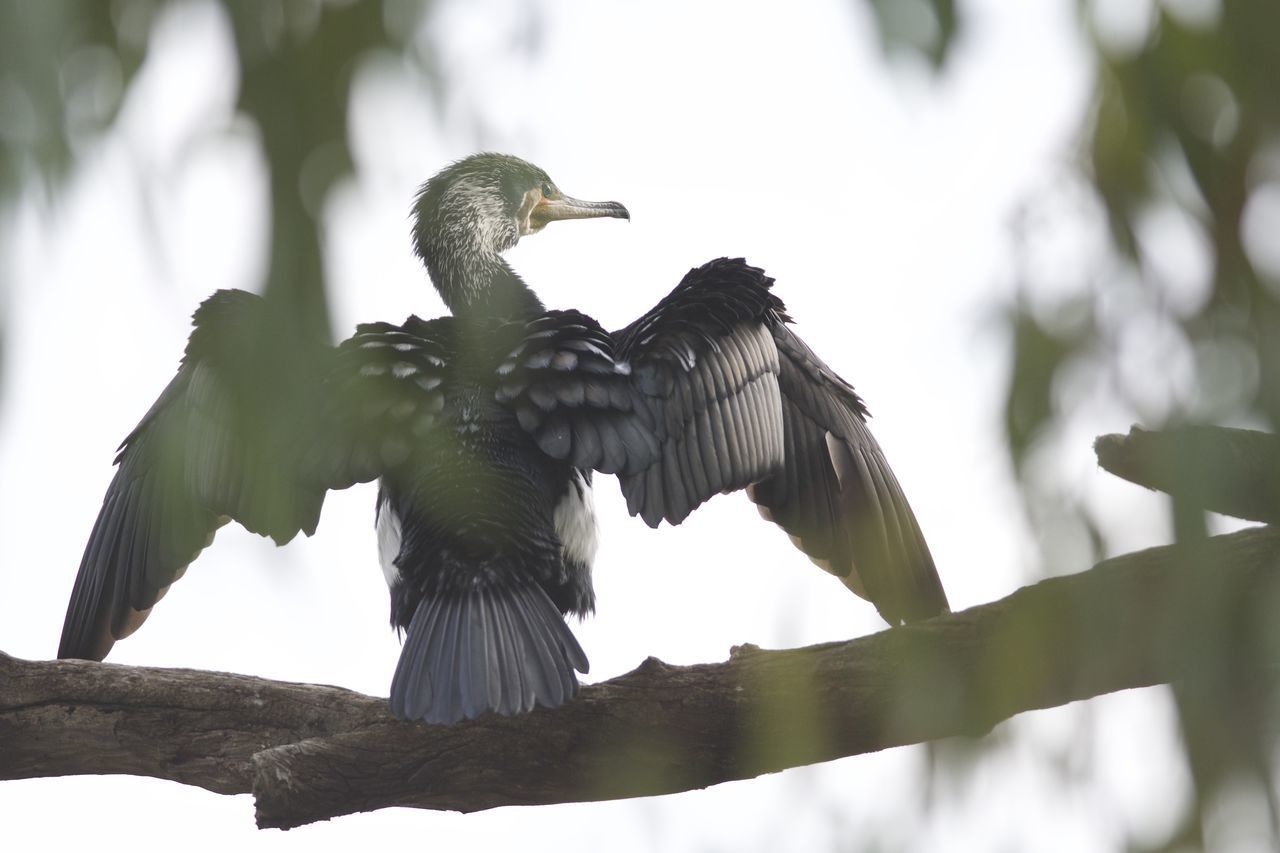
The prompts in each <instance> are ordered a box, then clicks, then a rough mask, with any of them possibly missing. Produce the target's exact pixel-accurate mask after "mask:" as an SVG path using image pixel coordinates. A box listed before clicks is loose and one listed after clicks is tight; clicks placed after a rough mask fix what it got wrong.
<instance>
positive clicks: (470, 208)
mask: <svg viewBox="0 0 1280 853" xmlns="http://www.w3.org/2000/svg"><path fill="white" fill-rule="evenodd" d="M586 217H618V218H629V214H628V212H627V209H626V208H625V207H623V206H622V205H621V204H618V203H616V202H584V201H579V200H576V199H573V198H570V197H568V196H566V195H565V194H564V193H562V192H561V191H560V190H559V188H557V187H556V185H555V184H554V183H552V181H551V179H550V178H549V177H548V176H547V174H546V173H545V172H544V171H543V170H542V169H539V168H538V167H536V166H533V165H531V164H529V163H526V162H524V161H523V160H520V159H517V158H515V157H511V156H506V155H498V154H477V155H474V156H471V157H468V158H466V159H464V160H461V161H459V162H457V163H454V164H453V165H451V166H449V167H448V168H446V169H444V170H443V171H441V172H440V173H439V174H437V175H436V176H435V177H433V178H431V179H430V180H429V181H427V182H426V183H425V184H424V185H423V186H422V188H421V190H420V191H419V193H418V196H417V200H416V203H415V206H414V229H413V239H414V247H415V249H416V251H417V254H418V255H419V256H420V257H421V259H422V261H423V262H424V263H425V265H426V268H427V270H428V272H429V274H430V277H431V280H432V282H433V283H434V285H435V287H436V288H437V289H438V290H439V292H440V295H441V297H442V298H443V300H444V303H445V304H446V305H447V306H448V307H449V310H450V311H451V312H452V316H447V317H441V318H437V319H434V320H426V321H424V320H420V319H418V318H417V317H410V318H409V319H408V320H407V321H405V323H404V324H402V325H399V326H396V325H391V324H388V323H373V324H369V325H362V326H360V327H359V328H358V330H357V331H356V334H355V335H354V336H352V337H351V338H350V339H348V340H347V341H345V342H343V343H342V344H341V345H339V346H338V347H336V348H333V347H330V346H328V345H327V344H318V343H317V344H309V343H302V342H296V341H294V342H291V339H289V338H287V337H282V336H281V334H280V333H279V331H278V330H279V328H281V327H283V326H284V325H287V324H281V323H279V319H278V318H275V317H274V315H273V311H274V308H273V305H272V303H271V302H270V301H269V300H264V299H262V298H260V297H258V296H255V295H252V294H250V293H246V292H243V291H238V290H223V291H218V292H217V293H215V294H214V295H213V296H211V297H210V298H209V299H207V300H206V301H205V302H204V303H203V304H202V305H201V306H200V308H199V309H198V310H197V311H196V313H195V315H194V330H193V331H192V333H191V337H190V340H189V342H188V345H187V348H186V352H185V355H184V356H183V359H182V361H181V364H180V366H179V368H178V372H177V375H176V376H175V377H174V378H173V380H172V381H171V382H170V383H169V385H168V386H167V387H166V388H165V390H164V391H163V393H161V395H160V397H159V399H158V400H157V401H156V403H155V404H154V405H153V406H152V407H151V409H150V411H148V412H147V414H146V415H145V416H144V417H143V419H142V421H141V422H140V423H139V424H138V426H137V427H136V428H135V429H134V430H133V432H131V433H130V434H129V435H128V436H127V437H126V438H125V440H124V442H123V443H122V444H121V445H120V449H119V454H118V456H117V458H116V464H117V465H118V466H119V467H118V470H117V472H116V475H115V477H114V479H113V480H112V482H111V485H110V487H109V488H108V490H107V494H106V497H105V498H104V500H103V505H102V510H101V511H100V513H99V514H98V518H97V521H96V522H95V524H94V527H93V531H92V533H91V535H90V537H89V542H88V545H87V547H86V548H85V553H84V557H83V559H82V561H81V564H80V570H79V574H78V576H77V578H76V582H75V588H74V590H73V592H72V594H71V601H70V604H69V605H68V608H67V616H66V621H65V623H64V626H63V632H62V642H61V645H60V647H59V649H58V656H59V657H63V658H67V657H77V658H92V659H97V660H101V659H102V658H103V657H104V656H105V655H106V654H107V652H108V651H109V650H110V649H111V646H112V644H113V643H114V642H115V641H116V640H118V639H121V638H123V637H125V636H128V635H129V634H130V633H131V632H132V631H134V630H135V629H136V628H137V627H138V625H139V624H141V622H142V621H143V620H144V619H145V618H146V616H147V614H148V612H149V611H150V608H151V607H152V606H153V605H154V604H155V603H156V602H157V601H158V600H159V599H160V598H161V596H163V595H164V593H165V591H166V590H167V589H168V587H169V585H170V584H171V583H172V582H173V581H174V580H176V579H177V578H179V577H180V576H181V575H182V573H183V572H184V571H185V569H186V567H187V565H188V564H189V563H190V562H191V561H192V560H193V559H194V558H195V557H196V555H197V554H198V553H199V552H200V551H201V550H202V549H203V548H204V547H205V546H206V545H208V544H209V543H210V542H211V541H212V538H213V535H214V532H215V531H216V530H217V528H218V527H219V526H221V525H222V524H225V523H226V522H227V521H228V519H234V520H236V521H238V522H239V523H241V524H242V525H244V526H245V527H246V528H248V529H249V530H252V531H254V532H256V533H259V534H263V535H269V536H271V537H272V538H273V539H275V540H276V542H277V543H281V544H283V543H284V542H287V541H289V540H290V539H292V538H293V537H294V536H295V535H296V534H297V533H298V531H299V530H301V531H304V532H306V533H307V534H308V535H310V534H311V533H312V532H314V530H315V527H316V523H317V521H318V519H319V514H320V507H321V503H322V502H323V500H324V494H325V492H326V490H328V489H340V488H346V487H348V486H350V485H352V484H353V483H357V482H368V481H371V480H375V479H376V480H378V482H379V490H378V497H377V515H376V526H377V532H378V546H379V552H380V558H381V563H382V568H383V571H384V573H385V576H386V580H387V583H388V585H389V587H390V591H391V623H392V625H393V626H394V627H395V628H396V629H398V630H400V631H403V632H405V641H404V647H403V650H402V652H401V655H400V660H399V663H398V665H397V667H396V672H395V677H394V680H393V682H392V685H391V700H390V701H391V709H392V711H393V712H394V713H395V714H396V715H398V716H400V717H402V718H405V719H411V720H425V721H428V722H445V723H447V722H454V721H457V720H460V719H463V718H469V717H475V716H478V715H480V714H483V713H485V712H488V711H496V712H498V713H502V714H513V713H518V712H523V711H528V710H531V709H532V708H533V707H534V706H535V705H543V706H547V707H554V706H556V705H559V704H561V703H563V702H565V701H566V700H568V699H569V698H571V697H572V696H573V695H574V694H575V693H576V691H577V687H578V682H577V677H576V676H575V674H574V671H575V670H577V671H580V672H584V673H585V672H586V671H587V657H586V655H585V654H584V653H583V650H582V648H581V646H579V644H578V642H577V640H576V639H575V638H574V636H573V634H572V633H571V632H570V631H569V628H568V626H567V625H566V624H565V621H564V616H565V615H567V614H569V613H574V614H578V615H584V614H586V613H589V612H591V611H592V609H593V606H594V593H593V591H592V586H591V561H592V558H593V555H594V552H595V544H596V531H595V518H594V512H593V509H592V500H591V487H592V474H593V472H599V473H604V474H616V475H617V477H618V479H619V481H620V483H621V486H622V491H623V493H624V495H625V496H626V501H627V508H628V509H629V511H630V512H631V514H633V515H639V516H640V517H641V518H643V519H644V520H645V521H646V522H647V523H648V524H649V525H650V526H654V527H656V526H657V525H658V524H659V522H661V521H662V520H663V519H666V520H667V521H668V522H669V523H671V524H679V523H680V522H681V521H682V520H683V519H684V518H685V517H686V516H688V515H689V513H690V512H691V511H693V510H694V509H695V508H696V507H698V506H699V505H700V504H702V503H703V502H704V501H706V500H707V499H709V498H710V497H712V496H713V495H716V494H718V493H722V492H729V491H733V490H736V489H746V490H747V494H748V495H749V496H750V498H751V500H753V501H754V502H755V503H756V504H757V505H758V506H759V510H760V513H761V514H762V515H763V516H764V517H765V518H767V519H769V520H771V521H774V522H776V523H777V524H778V525H780V526H781V527H782V528H783V529H784V530H786V532H787V533H788V534H790V535H791V538H792V540H793V541H794V542H795V543H796V545H797V546H798V547H799V548H800V549H801V550H802V551H804V552H805V553H806V554H807V555H808V556H809V557H810V558H812V559H813V561H814V562H816V563H818V565H820V566H822V567H823V568H824V569H826V570H827V571H829V572H831V573H833V574H835V575H837V576H838V577H840V578H841V579H842V580H843V581H844V582H845V584H846V585H847V586H848V587H849V588H850V589H852V590H853V591H854V592H855V593H857V594H858V595H860V596H862V597H864V598H867V599H869V600H870V601H872V602H873V603H874V604H875V606H876V607H877V608H878V609H879V611H880V613H881V614H882V615H883V616H884V618H885V619H886V620H888V621H889V622H890V623H898V622H901V621H904V620H912V619H919V618H924V617H928V616H932V615H935V614H938V613H941V612H945V611H946V610H947V600H946V596H945V594H944V592H943V590H942V586H941V584H940V582H939V580H938V576H937V572H936V570H935V568H934V564H933V560H932V558H931V557H930V554H929V550H928V548H927V546H926V545H925V541H924V538H923V536H922V535H921V533H920V529H919V526H918V525H917V523H916V519H915V517H914V515H913V514H912V512H911V509H910V507H909V506H908V505H907V501H906V498H905V497H904V496H903V494H902V490H901V488H900V487H899V486H898V482H897V480H896V479H895V478H894V476H893V473H892V472H891V471H890V470H889V466H888V464H887V463H886V462H885V459H884V456H883V455H882V453H881V451H880V448H879V446H878V445H877V444H876V442H875V440H874V439H873V438H872V436H871V433H870V432H869V431H868V429H867V426H866V423H865V418H866V415H867V410H866V408H865V407H864V405H863V403H862V400H861V399H860V398H859V397H858V395H857V394H856V393H854V390H853V388H852V387H851V386H850V385H849V384H848V383H847V382H845V381H844V380H843V379H841V378H840V377H839V376H837V375H836V374H835V373H834V372H833V371H832V370H831V369H830V368H828V367H827V366H826V364H824V363H823V362H822V360H821V359H819V358H818V357H817V356H816V355H814V353H813V351H812V350H810V349H809V348H808V347H807V346H806V345H805V344H804V343H803V342H802V341H801V340H800V339H799V338H798V337H796V336H795V334H794V333H793V332H792V331H791V328H790V326H789V323H790V322H791V321H790V318H789V317H788V316H787V314H786V312H785V310H784V308H783V304H782V302H781V301H780V300H779V299H778V298H777V297H776V296H775V295H774V294H773V293H772V291H771V287H772V285H773V279H771V278H769V277H768V276H766V275H765V274H764V272H763V271H761V270H759V269H756V268H755V267H752V266H749V265H748V264H747V263H745V262H744V261H743V260H740V259H739V260H731V259H726V258H721V259H718V260H714V261H711V262H710V263H707V264H704V265H703V266H700V267H698V268H696V269H693V270H691V271H690V272H689V273H688V274H687V275H686V276H685V277H684V279H683V280H682V281H681V282H680V283H679V284H678V285H677V286H676V288H675V290H673V291H672V292H671V293H670V294H669V295H668V296H666V297H665V298H664V299H662V301H661V302H659V303H658V304H657V306H655V307H654V308H653V309H652V310H651V311H649V312H648V313H647V314H645V315H644V316H643V317H641V318H640V319H638V320H636V321H635V322H634V323H632V324H631V325H629V326H627V327H626V328H625V329H622V330H621V331H617V332H607V331H605V330H604V329H603V328H601V326H600V324H598V323H597V322H596V321H595V320H593V319H591V318H590V317H589V316H587V315H586V314H583V313H581V312H578V311H573V310H568V311H561V310H548V309H546V308H545V307H544V306H543V304H542V302H541V301H540V300H539V299H538V297H537V296H536V295H535V294H534V293H533V291H532V290H530V289H529V287H528V286H527V285H526V284H525V282H524V281H523V280H522V279H521V278H520V276H519V275H517V274H516V273H515V271H513V270H512V269H511V267H510V266H509V265H508V264H507V263H506V262H505V261H504V260H503V258H502V253H503V252H504V251H505V250H507V249H510V248H511V247H512V246H514V245H515V244H516V243H517V241H519V240H520V238H521V237H524V236H526V235H529V234H533V233H536V232H537V231H539V230H541V229H542V227H543V226H545V225H546V224H547V223H548V222H552V221H555V220H557V219H579V218H586ZM282 341H283V342H284V343H282Z"/></svg>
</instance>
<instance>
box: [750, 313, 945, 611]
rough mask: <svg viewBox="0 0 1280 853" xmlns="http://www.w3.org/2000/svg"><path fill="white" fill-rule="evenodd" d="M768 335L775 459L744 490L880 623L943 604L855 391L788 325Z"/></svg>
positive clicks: (938, 608) (938, 584)
mask: <svg viewBox="0 0 1280 853" xmlns="http://www.w3.org/2000/svg"><path fill="white" fill-rule="evenodd" d="M773 338H774V343H775V345H776V347H777V350H778V353H779V366H780V368H781V369H780V372H779V374H778V387H779V390H780V392H781V401H782V418H783V426H784V433H785V445H786V452H785V454H784V459H785V463H784V464H783V466H782V468H781V469H780V470H779V471H778V472H777V473H775V474H774V475H773V476H771V477H769V478H767V479H765V480H762V481H760V482H758V483H756V484H755V485H753V486H751V487H750V488H749V489H748V490H747V494H748V495H750V497H751V499H752V500H753V501H755V502H756V504H758V505H759V508H760V514H761V515H762V516H764V517H765V518H766V519H769V520H770V521H773V522H775V523H776V524H778V525H779V526H780V527H782V528H783V529H784V530H786V531H787V533H788V534H790V535H791V538H792V541H793V542H795V544H796V546H797V547H799V548H800V549H801V550H802V551H804V552H805V554H807V555H808V556H809V558H810V559H812V560H813V561H814V562H815V563H817V564H818V565H819V566H821V567H822V568H824V569H826V570H827V571H829V572H831V573H832V574H834V575H836V576H837V577H839V578H841V579H842V580H843V581H844V583H845V584H846V585H847V586H848V587H849V588H850V589H852V590H853V591H854V592H856V593H857V594H858V595H860V596H862V597H863V598H866V599H868V600H870V601H871V602H873V603H874V604H875V605H876V608H877V609H878V610H879V611H880V613H881V615H882V616H884V618H885V620H886V621H887V622H889V623H890V624H898V623H899V622H902V621H912V620H915V619H923V618H927V617H930V616H936V615H938V614H939V613H945V612H947V610H948V606H947V596H946V593H945V592H944V591H943V589H942V583H941V581H940V580H939V579H938V572H937V569H936V568H935V567H934V563H933V557H932V556H931V555H930V553H929V547H928V545H926V544H925V540H924V536H923V534H922V533H921V532H920V525H919V524H918V523H917V522H916V518H915V514H914V513H913V512H912V511H911V506H910V505H909V504H908V503H907V499H906V496H905V495H904V494H903V493H902V487H901V486H899V485H898V480H897V478H896V477H894V475H893V472H892V471H891V470H890V469H889V463H888V462H887V461H886V460H885V457H884V453H883V452H882V451H881V450H880V446H879V445H878V444H877V443H876V440H875V438H874V437H873V436H872V435H871V431H870V430H869V429H868V428H867V424H866V415H867V410H866V407H865V406H864V405H863V403H862V400H861V399H859V398H858V395H857V394H856V393H855V392H854V390H853V388H852V387H851V386H850V385H849V384H848V383H847V382H845V381H844V380H843V379H841V378H840V377H839V376H838V375H836V373H835V372H834V371H832V370H831V368H829V367H827V365H826V364H824V363H823V362H822V360H821V359H820V358H818V356H816V355H815V354H814V353H813V351H812V350H811V349H809V347H808V346H806V345H805V343H804V341H802V340H800V338H798V337H796V335H795V334H794V333H793V332H792V331H791V329H790V328H788V327H787V326H785V325H781V324H779V325H776V326H774V327H773Z"/></svg>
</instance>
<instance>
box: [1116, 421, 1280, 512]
mask: <svg viewBox="0 0 1280 853" xmlns="http://www.w3.org/2000/svg"><path fill="white" fill-rule="evenodd" d="M1093 448H1094V452H1096V453H1097V455H1098V464H1099V465H1101V466H1102V467H1103V468H1105V469H1106V470H1107V471H1110V472H1111V473H1112V474H1115V475H1116V476H1117V477H1123V478H1124V479H1126V480H1129V481H1130V482H1133V483H1137V484H1138V485H1140V486H1146V487H1147V488H1148V489H1155V490H1157V491H1161V492H1166V493H1168V494H1170V495H1172V496H1174V497H1175V498H1178V499H1180V500H1183V501H1185V502H1186V503H1187V504H1188V505H1190V506H1196V507H1202V508H1204V509H1208V510H1212V511H1214V512H1220V513H1223V514H1225V515H1231V516H1235V517H1236V518H1247V519H1249V520H1251V521H1265V522H1269V523H1273V524H1274V523H1276V522H1280V436H1277V435H1273V434H1272V433H1267V432H1257V431H1255V430H1247V429H1229V428H1227V427H1217V426H1188V427H1180V428H1176V429H1168V430H1159V431H1148V430H1144V429H1142V428H1140V427H1136V426H1135V427H1132V428H1131V429H1130V430H1129V434H1128V435H1104V436H1100V437H1099V438H1098V440H1097V441H1096V442H1094V445H1093Z"/></svg>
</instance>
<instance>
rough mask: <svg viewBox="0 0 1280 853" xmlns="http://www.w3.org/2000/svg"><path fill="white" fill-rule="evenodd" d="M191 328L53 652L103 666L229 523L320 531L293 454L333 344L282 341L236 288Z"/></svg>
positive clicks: (120, 460) (83, 566)
mask: <svg viewBox="0 0 1280 853" xmlns="http://www.w3.org/2000/svg"><path fill="white" fill-rule="evenodd" d="M194 321H195V329H194V331H193V332H192V334H191V338H190V340H189V342H188V344H187V349H186V353H185V355H184V356H183V359H182V363H181V365H180V366H179V368H178V372H177V375H176V376H174V378H173V380H172V381H170V382H169V385H168V386H167V387H166V388H165V389H164V392H163V393H162V394H161V395H160V397H159V399H157V400H156V402H155V404H154V405H153V406H152V407H151V409H150V411H148V412H147V414H146V416H144V417H143V419H142V421H141V422H140V423H139V424H138V426H137V427H136V428H135V429H134V430H133V432H131V433H129V435H128V436H127V437H126V438H125V440H124V441H123V442H122V443H121V445H120V448H119V453H118V455H117V456H116V464H117V466H118V468H117V470H116V474H115V477H114V478H113V479H112V481H111V485H110V486H109V487H108V488H107V494H106V497H105V498H104V499H103V502H102V509H101V511H100V512H99V513H98V518H97V520H96V521H95V522H94V525H93V531H92V532H91V533H90V536H89V542H88V545H87V546H86V547H85V552H84V556H83V558H82V559H81V562H80V571H79V574H78V575H77V577H76V582H75V587H74V588H73V590H72V593H71V601H70V604H69V605H68V607H67V616H66V621H65V622H64V624H63V629H62V641H61V644H60V645H59V647H58V656H59V657H63V658H67V657H78V658H92V659H97V660H100V659H102V658H103V657H104V656H105V655H106V654H107V652H108V651H110V649H111V646H112V644H113V643H114V642H115V640H117V639H121V638H123V637H125V636H128V635H129V634H130V633H132V632H133V631H134V630H135V629H136V628H137V627H138V626H139V625H140V624H142V621H143V620H144V619H146V617H147V614H148V613H149V612H150V609H151V607H152V605H154V604H155V603H156V602H157V601H158V600H159V599H160V598H161V597H162V596H163V595H164V593H165V591H166V590H167V589H168V588H169V585H170V584H171V583H173V581H174V580H176V579H177V578H179V577H181V575H182V573H183V571H184V570H185V569H186V567H187V565H188V564H189V563H190V562H191V561H192V560H193V559H195V557H196V555H197V554H199V553H200V551H201V550H202V549H203V548H204V547H205V546H206V545H208V544H209V542H210V541H212V538H213V535H214V532H215V531H216V530H217V529H218V528H219V527H220V526H221V525H223V524H225V523H226V521H227V520H228V519H229V518H234V519H236V520H237V521H239V522H240V523H241V524H243V525H244V526H245V527H247V528H248V529H250V530H252V531H254V532H255V533H260V534H263V535H267V536H271V537H272V538H273V539H275V540H276V541H277V542H280V543H283V542H287V541H288V540H290V539H292V538H293V536H295V535H296V534H297V532H298V531H299V530H305V531H307V532H308V533H310V532H312V531H314V529H315V525H316V521H317V519H318V518H319V514H320V506H321V503H322V502H323V500H324V491H323V489H320V488H315V487H312V486H310V485H306V484H304V483H303V482H302V481H301V479H300V478H299V477H298V475H297V465H298V461H299V460H298V459H297V458H296V455H295V454H293V453H291V452H288V451H289V449H291V448H293V447H295V446H296V444H295V443H294V442H295V439H296V432H297V431H298V429H299V425H301V424H307V423H309V422H310V419H309V410H310V409H312V408H313V404H314V392H315V390H316V388H317V387H318V379H316V374H315V373H314V371H317V370H320V369H322V368H321V367H320V365H319V364H318V363H317V356H319V359H323V357H324V353H325V350H326V349H327V348H324V347H317V348H316V349H315V350H314V351H311V352H305V351H304V352H299V351H297V350H296V348H290V347H284V346H277V345H276V343H275V342H276V341H277V340H278V338H277V337H274V336H272V335H269V334H267V324H268V323H269V322H270V320H269V315H268V311H267V307H266V303H265V302H264V301H263V300H262V299H261V298H260V297H258V296H255V295H253V294H250V293H246V292H244V291H238V290H222V291H218V292H217V293H215V294H214V295H213V296H211V297H210V298H209V299H207V300H206V301H205V302H204V303H203V304H202V305H201V306H200V308H199V309H198V310H197V311H196V313H195V317H194Z"/></svg>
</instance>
